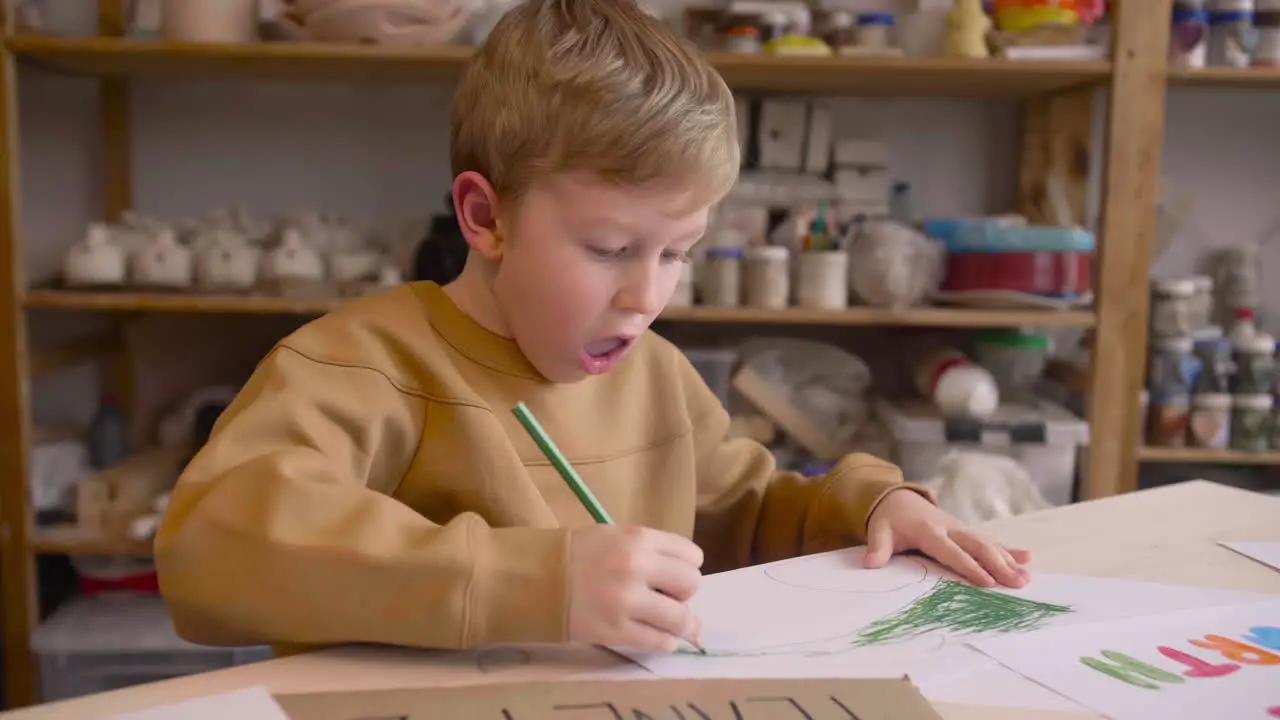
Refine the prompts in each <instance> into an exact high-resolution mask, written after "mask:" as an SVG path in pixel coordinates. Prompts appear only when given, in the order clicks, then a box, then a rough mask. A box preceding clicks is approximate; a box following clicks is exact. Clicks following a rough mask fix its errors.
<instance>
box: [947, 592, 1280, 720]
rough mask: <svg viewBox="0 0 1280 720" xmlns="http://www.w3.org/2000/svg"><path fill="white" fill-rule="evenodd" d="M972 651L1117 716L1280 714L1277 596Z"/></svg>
mask: <svg viewBox="0 0 1280 720" xmlns="http://www.w3.org/2000/svg"><path fill="white" fill-rule="evenodd" d="M972 645H973V646H974V647H975V648H977V649H978V650H980V651H982V652H984V653H986V654H987V655H989V656H991V657H993V658H995V659H996V660H998V661H999V662H1001V663H1003V664H1004V665H1005V666H1007V667H1009V668H1010V669H1012V670H1015V671H1016V672H1018V673H1020V674H1022V675H1024V676H1026V677H1028V678H1030V679H1032V680H1034V681H1036V682H1038V683H1040V684H1042V685H1044V686H1045V687H1048V688H1051V689H1053V690H1055V691H1057V692H1059V693H1061V694H1063V695H1065V696H1067V697H1069V698H1071V699H1072V700H1075V701H1076V702H1078V703H1080V704H1081V705H1084V706H1085V707H1088V708H1091V709H1092V710H1094V711H1095V712H1098V713H1101V714H1103V715H1106V716H1107V717H1109V718H1111V719H1112V720H1150V718H1160V720H1179V719H1180V718H1185V719H1186V720H1203V719H1204V718H1257V719H1258V720H1268V719H1271V718H1280V597H1278V598H1273V599H1272V600H1269V601H1263V602H1255V603H1249V604H1246V605H1229V606H1223V607H1212V608H1202V609H1196V610H1183V611H1180V612H1175V613H1168V614H1165V615H1156V616H1152V617H1147V618H1138V619H1132V620H1127V621H1124V622H1106V623H1094V624H1091V625H1084V626H1077V627H1072V628H1069V629H1061V628H1058V629H1053V630H1042V631H1038V632H1032V633H1026V634H1022V635H1008V636H1005V637H998V638H997V637H986V638H980V639H976V640H973V641H972Z"/></svg>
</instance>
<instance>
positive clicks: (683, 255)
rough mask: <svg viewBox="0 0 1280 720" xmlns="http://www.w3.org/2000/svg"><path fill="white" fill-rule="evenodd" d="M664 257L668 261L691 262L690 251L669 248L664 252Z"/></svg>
mask: <svg viewBox="0 0 1280 720" xmlns="http://www.w3.org/2000/svg"><path fill="white" fill-rule="evenodd" d="M662 259H663V260H664V261H666V262H681V263H687V262H689V253H687V252H680V251H678V250H667V251H664V252H663V253H662Z"/></svg>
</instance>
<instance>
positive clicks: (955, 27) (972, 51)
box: [947, 0, 991, 58]
mask: <svg viewBox="0 0 1280 720" xmlns="http://www.w3.org/2000/svg"><path fill="white" fill-rule="evenodd" d="M990 30H991V18H989V17H987V14H986V13H985V12H983V10H982V0H955V2H954V4H953V5H952V7H951V12H950V13H948V14H947V54H948V55H952V56H959V57H968V58H985V57H990V56H991V51H990V49H988V48H987V33H988V32H989V31H990Z"/></svg>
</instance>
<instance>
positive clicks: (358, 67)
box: [6, 36, 1111, 99]
mask: <svg viewBox="0 0 1280 720" xmlns="http://www.w3.org/2000/svg"><path fill="white" fill-rule="evenodd" d="M6 45H7V47H8V49H9V52H11V53H12V54H13V55H14V56H15V57H17V58H18V59H19V60H20V61H22V62H24V63H29V64H31V65H34V66H38V67H41V68H45V69H48V70H50V71H54V72H59V73H63V74H67V75H77V76H85V77H101V78H117V79H123V78H129V79H147V78H170V79H183V78H202V79H215V80H246V79H251V80H254V81H256V82H261V81H268V80H272V81H280V82H359V83H436V82H448V81H451V80H454V79H456V78H457V76H458V74H459V73H460V72H461V70H462V67H463V65H464V64H465V63H466V60H467V58H468V57H469V56H470V55H471V49H470V48H467V47H448V46H446V47H434V48H423V49H401V48H392V47H377V46H369V45H354V44H353V45H339V44H312V43H259V44H254V45H215V44H210V45H198V44H184V43H171V42H161V41H156V40H142V39H139V40H122V39H116V38H60V37H42V36H34V37H12V38H9V40H8V41H7V42H6ZM710 58H711V61H712V63H713V64H714V65H715V66H716V69H717V70H719V71H720V73H721V75H722V76H723V77H724V78H725V81H726V82H728V83H730V84H731V85H733V86H734V87H735V88H736V89H740V90H762V91H769V92H804V93H820V94H824V95H844V94H850V95H898V96H903V95H924V96H932V97H969V98H985V99H991V98H1005V99H1017V98H1028V97H1036V96H1040V95H1044V94H1046V93H1053V92H1060V91H1064V90H1071V89H1075V88H1079V87H1083V86H1097V85H1101V84H1103V83H1105V82H1106V81H1107V79H1108V78H1109V77H1110V74H1111V65H1110V63H1107V62H1102V61H1071V62H1061V61H1043V62H1034V63H1030V62H1014V61H1007V60H960V59H942V58H912V57H901V58H893V57H887V58H875V57H829V58H821V57H777V56H767V55H741V54H730V53H716V54H712V55H710Z"/></svg>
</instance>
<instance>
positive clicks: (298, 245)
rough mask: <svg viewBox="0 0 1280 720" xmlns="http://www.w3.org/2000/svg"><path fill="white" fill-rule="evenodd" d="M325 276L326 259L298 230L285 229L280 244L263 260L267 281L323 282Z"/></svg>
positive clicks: (263, 271) (263, 274) (264, 277)
mask: <svg viewBox="0 0 1280 720" xmlns="http://www.w3.org/2000/svg"><path fill="white" fill-rule="evenodd" d="M324 276H325V268H324V259H323V258H322V257H321V256H320V253H319V252H317V251H316V249H315V248H313V247H311V245H310V244H309V243H307V242H306V241H305V240H304V239H303V237H302V231H300V230H298V229H297V228H285V230H284V232H283V233H282V234H281V236H280V243H279V244H278V245H276V247H275V248H273V249H272V250H271V251H270V252H268V253H267V254H266V255H264V256H263V259H262V277H263V279H264V280H267V281H281V280H323V279H324Z"/></svg>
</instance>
